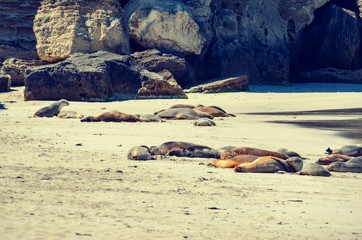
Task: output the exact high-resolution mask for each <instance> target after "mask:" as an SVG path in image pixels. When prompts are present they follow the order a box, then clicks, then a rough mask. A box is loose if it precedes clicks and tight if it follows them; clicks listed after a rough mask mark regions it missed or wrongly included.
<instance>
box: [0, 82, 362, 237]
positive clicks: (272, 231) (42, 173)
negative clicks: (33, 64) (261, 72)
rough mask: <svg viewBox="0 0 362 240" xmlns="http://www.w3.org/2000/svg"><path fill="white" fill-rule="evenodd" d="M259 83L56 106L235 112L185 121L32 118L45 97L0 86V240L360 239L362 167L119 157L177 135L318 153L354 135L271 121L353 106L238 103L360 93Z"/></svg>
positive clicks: (345, 102)
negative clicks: (249, 169) (237, 167)
mask: <svg viewBox="0 0 362 240" xmlns="http://www.w3.org/2000/svg"><path fill="white" fill-rule="evenodd" d="M305 86H311V85H305ZM318 86H319V87H320V88H319V89H321V90H322V91H323V89H327V90H328V89H329V88H323V86H325V85H318ZM328 86H329V85H328ZM312 87H313V86H312ZM255 89H256V90H255V91H254V92H242V93H223V94H207V95H205V94H189V95H188V96H189V99H187V100H130V101H122V102H108V103H83V102H71V104H70V106H68V107H66V108H64V110H74V111H78V112H81V113H83V114H85V115H96V114H99V113H102V112H104V111H108V110H119V111H123V112H126V113H134V114H135V113H153V112H154V111H156V110H159V109H162V108H166V107H169V106H171V105H173V104H175V103H188V104H198V103H201V104H204V105H218V106H220V107H222V108H224V109H225V110H227V111H228V112H230V113H234V114H236V115H237V117H235V118H224V119H216V120H215V122H216V124H217V127H194V126H193V125H192V122H193V121H189V120H183V121H167V122H165V123H104V122H101V123H81V122H80V121H79V120H74V119H69V120H62V119H57V118H31V116H32V115H33V114H34V113H35V111H37V110H38V109H39V108H41V107H43V106H46V105H48V104H50V103H51V101H31V102H24V101H23V92H22V91H23V88H21V87H20V88H14V91H12V92H10V93H1V94H0V102H1V103H2V104H3V105H4V107H5V108H6V109H5V110H0V123H1V130H0V141H1V148H0V157H1V163H0V239H1V240H13V239H16V240H19V239H27V240H28V239H281V238H284V239H362V227H361V226H362V225H361V222H362V204H361V199H362V191H361V190H362V174H356V173H333V176H332V177H329V178H325V177H311V176H299V175H293V174H251V173H250V174H242V173H234V172H233V171H232V170H231V169H215V168H209V167H207V166H206V165H205V164H206V163H207V162H208V160H205V159H185V158H172V159H163V160H157V161H145V162H137V161H131V160H127V159H126V153H127V151H128V150H129V149H130V148H131V147H133V146H134V145H140V144H144V145H148V146H150V145H159V144H161V143H163V142H166V141H172V140H176V141H188V142H193V143H198V144H203V145H208V146H210V147H215V148H219V147H222V146H226V145H234V146H251V147H258V148H264V149H268V150H276V149H278V148H282V147H283V148H288V149H290V150H294V151H297V152H299V153H300V154H302V155H303V156H305V157H307V158H309V160H308V161H311V162H314V161H316V160H317V159H318V158H319V157H320V156H322V155H323V154H324V150H325V149H326V148H327V147H331V148H333V147H338V146H341V145H345V144H355V143H361V142H362V140H361V139H357V138H344V137H342V136H340V135H338V134H336V133H335V131H333V130H331V129H329V130H320V129H316V128H303V127H301V126H298V125H293V124H277V123H271V122H270V121H293V120H298V121H299V120H300V121H301V120H345V119H351V118H357V117H361V116H356V115H354V116H353V115H337V116H334V115H318V114H314V115H293V114H291V115H288V114H285V115H250V114H246V113H251V112H254V113H255V112H259V113H260V112H265V113H268V112H282V111H307V110H320V109H342V108H360V107H362V106H361V104H362V94H361V93H360V92H348V91H346V92H329V90H330V89H329V90H328V91H326V92H320V93H315V92H310V91H304V92H303V91H301V92H300V93H295V92H293V91H292V90H288V88H282V87H281V88H278V89H279V90H280V89H282V90H281V91H279V90H278V91H276V92H274V93H267V92H266V91H265V89H266V88H262V87H255ZM285 89H286V92H283V90H285ZM314 89H315V88H314ZM351 89H352V90H356V89H355V88H351ZM306 90H308V88H306ZM298 91H299V90H298ZM355 131H361V128H359V129H355Z"/></svg>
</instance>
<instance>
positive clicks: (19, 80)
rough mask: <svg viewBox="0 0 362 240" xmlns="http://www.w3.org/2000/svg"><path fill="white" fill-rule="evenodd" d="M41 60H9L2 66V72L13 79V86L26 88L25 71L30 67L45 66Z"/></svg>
mask: <svg viewBox="0 0 362 240" xmlns="http://www.w3.org/2000/svg"><path fill="white" fill-rule="evenodd" d="M44 64H46V62H44V61H41V60H23V59H16V58H9V59H7V60H6V61H5V62H4V63H3V66H2V68H1V69H2V71H3V72H4V73H5V74H8V75H9V76H10V78H11V86H24V78H25V71H26V69H28V68H29V67H35V66H40V65H44Z"/></svg>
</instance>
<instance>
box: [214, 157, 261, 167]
mask: <svg viewBox="0 0 362 240" xmlns="http://www.w3.org/2000/svg"><path fill="white" fill-rule="evenodd" d="M258 158H259V156H255V155H238V156H235V157H233V158H230V159H225V160H223V159H218V160H213V161H211V162H209V163H208V164H207V166H209V167H218V168H235V167H236V166H238V165H240V164H243V163H251V162H253V161H255V160H256V159H258Z"/></svg>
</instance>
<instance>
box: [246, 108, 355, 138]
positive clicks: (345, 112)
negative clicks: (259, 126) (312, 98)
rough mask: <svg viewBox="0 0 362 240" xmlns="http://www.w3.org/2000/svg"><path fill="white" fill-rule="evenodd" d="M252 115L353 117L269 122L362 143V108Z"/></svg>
mask: <svg viewBox="0 0 362 240" xmlns="http://www.w3.org/2000/svg"><path fill="white" fill-rule="evenodd" d="M248 114H251V115H279V116H285V115H321V116H328V115H330V116H331V115H333V116H336V115H338V116H345V117H351V118H348V119H343V120H296V121H294V120H292V121H284V120H280V121H279V120H277V121H269V122H271V123H278V124H295V125H299V126H301V127H308V128H316V129H321V130H330V131H335V132H336V134H337V135H339V136H342V137H345V138H349V139H355V140H357V141H359V142H361V143H362V118H361V116H362V108H347V109H331V110H315V111H296V112H270V113H248Z"/></svg>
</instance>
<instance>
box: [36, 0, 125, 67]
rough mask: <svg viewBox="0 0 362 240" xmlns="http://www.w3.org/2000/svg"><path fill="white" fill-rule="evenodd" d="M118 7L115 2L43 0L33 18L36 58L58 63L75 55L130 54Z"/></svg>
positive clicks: (114, 0) (102, 0) (110, 0)
mask: <svg viewBox="0 0 362 240" xmlns="http://www.w3.org/2000/svg"><path fill="white" fill-rule="evenodd" d="M118 5H119V3H118V1H117V0H101V1H96V0H90V1H86V0H43V2H42V5H41V7H40V8H39V10H38V12H37V15H36V16H35V19H34V32H35V36H36V39H37V52H38V55H39V57H40V58H41V59H43V60H46V61H59V60H63V59H65V58H67V57H68V56H69V55H70V54H71V53H78V52H80V53H92V52H96V51H99V50H105V51H110V52H115V53H122V54H128V53H130V48H129V39H128V35H127V33H126V31H125V30H124V26H123V23H122V20H121V19H122V9H120V8H118Z"/></svg>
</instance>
